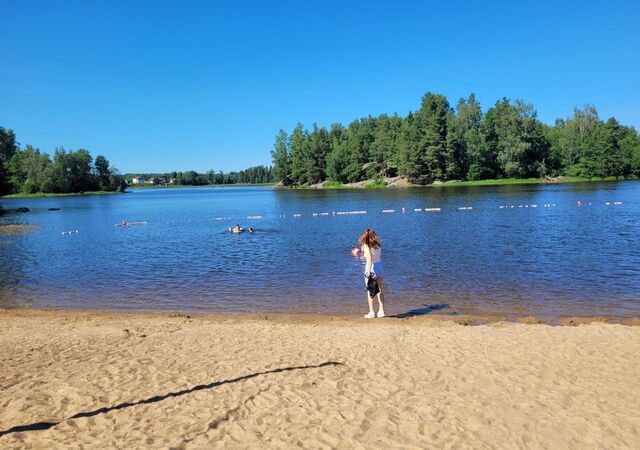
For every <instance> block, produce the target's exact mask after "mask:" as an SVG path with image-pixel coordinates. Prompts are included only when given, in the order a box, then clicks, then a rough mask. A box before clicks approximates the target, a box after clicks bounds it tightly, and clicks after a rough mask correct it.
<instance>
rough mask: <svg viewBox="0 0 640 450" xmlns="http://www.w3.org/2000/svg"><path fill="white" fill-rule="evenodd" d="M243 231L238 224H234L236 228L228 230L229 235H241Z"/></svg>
mask: <svg viewBox="0 0 640 450" xmlns="http://www.w3.org/2000/svg"><path fill="white" fill-rule="evenodd" d="M243 231H244V229H243V228H242V227H241V226H240V225H238V224H236V226H235V227H233V228H229V232H230V233H242V232H243Z"/></svg>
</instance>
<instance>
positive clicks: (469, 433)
mask: <svg viewBox="0 0 640 450" xmlns="http://www.w3.org/2000/svg"><path fill="white" fill-rule="evenodd" d="M0 345H1V347H2V350H3V351H2V354H1V356H0V367H1V368H2V370H0V392H1V394H0V405H1V408H0V448H3V449H10V448H67V447H74V448H179V449H181V448H291V447H303V448H363V449H364V448H405V449H406V448H559V449H560V448H562V449H566V448H576V449H585V448H640V384H639V383H638V375H639V374H640V373H639V371H638V368H639V367H640V351H639V350H640V327H636V326H627V325H621V324H606V323H589V324H580V325H578V326H549V325H543V324H534V325H532V324H521V323H505V322H496V323H490V324H486V325H479V326H462V325H460V324H459V323H456V322H454V321H451V320H440V319H438V318H434V317H416V318H411V319H402V320H401V319H392V318H386V319H376V320H372V321H366V320H364V319H358V318H344V317H330V316H274V315H267V316H264V315H259V316H258V315H186V314H154V313H111V312H88V311H41V310H2V311H0Z"/></svg>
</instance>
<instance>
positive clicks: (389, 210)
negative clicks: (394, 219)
mask: <svg viewBox="0 0 640 450" xmlns="http://www.w3.org/2000/svg"><path fill="white" fill-rule="evenodd" d="M382 212H383V213H394V212H396V210H395V209H383V210H382Z"/></svg>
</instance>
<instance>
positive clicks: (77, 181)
mask: <svg viewBox="0 0 640 450" xmlns="http://www.w3.org/2000/svg"><path fill="white" fill-rule="evenodd" d="M126 187H127V184H126V182H125V180H124V177H123V176H122V175H120V174H119V173H118V170H117V169H115V168H113V167H111V166H110V164H109V161H108V160H107V159H106V158H105V157H104V156H102V155H98V156H96V158H95V160H94V159H93V157H92V156H91V154H90V153H89V151H87V150H85V149H79V150H76V151H66V150H65V149H64V148H57V149H55V151H54V154H53V159H51V157H50V156H49V155H48V154H47V153H42V152H40V150H39V149H37V148H33V147H32V146H30V145H26V146H25V147H24V148H20V147H19V145H18V144H17V142H16V137H15V133H14V132H13V131H12V130H7V129H5V128H3V127H0V195H6V194H14V193H21V194H35V193H57V194H62V193H80V192H89V191H117V190H120V191H123V190H124V189H125V188H126Z"/></svg>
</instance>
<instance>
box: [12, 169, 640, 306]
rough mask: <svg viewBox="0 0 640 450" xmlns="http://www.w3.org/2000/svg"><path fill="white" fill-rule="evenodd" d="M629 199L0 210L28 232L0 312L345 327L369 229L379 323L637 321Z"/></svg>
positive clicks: (180, 200) (365, 200)
mask: <svg viewBox="0 0 640 450" xmlns="http://www.w3.org/2000/svg"><path fill="white" fill-rule="evenodd" d="M639 199H640V183H639V182H635V181H625V182H605V183H578V184H556V185H511V186H495V187H488V186H479V187H464V186H460V187H446V188H444V187H442V188H415V189H397V190H395V189H382V190H366V189H365V190H274V189H271V188H269V187H198V188H174V189H161V188H159V189H139V190H135V189H132V191H131V192H130V193H127V194H119V195H104V196H82V197H81V196H78V197H57V198H41V199H2V200H0V204H1V205H2V206H3V208H5V209H11V208H17V207H19V206H26V207H28V208H30V209H31V212H28V213H25V214H15V213H9V214H5V215H3V216H0V222H1V223H28V224H34V225H37V231H35V232H30V233H25V234H18V235H0V261H1V262H2V265H1V269H0V306H5V307H20V306H26V307H54V308H100V309H103V308H106V309H126V310H178V311H185V312H194V311H207V312H232V311H238V312H239V311H250V312H313V313H331V314H356V313H357V314H360V313H364V312H366V309H367V308H366V297H365V295H366V294H365V290H364V282H363V279H362V273H363V267H364V262H363V261H362V260H360V259H358V258H354V257H352V256H351V255H350V249H351V246H352V245H353V244H355V243H356V241H357V238H358V236H359V234H360V233H361V232H362V231H363V230H364V228H366V227H371V228H374V229H375V230H376V232H377V233H378V234H379V235H380V236H381V237H382V239H383V261H384V263H385V271H386V286H387V288H388V290H387V301H388V308H387V313H388V314H399V313H406V312H407V311H411V310H417V312H429V311H437V312H439V313H443V314H467V313H473V314H500V315H505V316H507V317H515V316H525V315H533V316H537V317H541V318H557V317H563V316H571V315H577V316H608V317H614V318H621V317H633V316H635V317H637V316H640V269H639V268H640V237H639V236H640V233H639V229H638V219H639V218H640V202H639V201H638V200H639ZM578 201H579V202H580V203H581V206H578V205H577V202H578ZM49 208H60V210H59V211H49ZM402 208H404V213H403V212H402ZM425 208H429V211H425ZM438 208H439V209H440V210H439V211H438V210H437V209H438ZM416 209H419V211H416ZM431 209H436V210H435V211H434V210H431ZM383 211H386V212H383ZM364 212H366V213H364ZM334 213H335V214H334ZM122 219H126V220H127V221H129V222H134V221H140V222H146V224H141V225H135V226H129V227H115V226H114V224H116V223H118V222H120V221H121V220H122ZM236 223H238V224H240V225H241V226H243V227H245V228H246V227H250V226H251V227H254V228H255V229H256V232H255V233H253V234H249V233H243V234H239V235H230V234H229V233H228V232H226V230H227V228H228V227H230V226H233V225H235V224H236ZM76 230H77V233H76ZM69 231H71V233H66V232H69ZM63 233H64V234H63Z"/></svg>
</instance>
